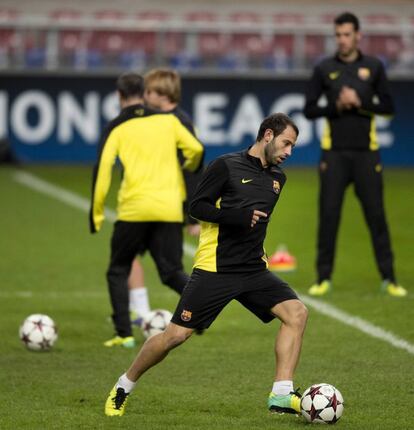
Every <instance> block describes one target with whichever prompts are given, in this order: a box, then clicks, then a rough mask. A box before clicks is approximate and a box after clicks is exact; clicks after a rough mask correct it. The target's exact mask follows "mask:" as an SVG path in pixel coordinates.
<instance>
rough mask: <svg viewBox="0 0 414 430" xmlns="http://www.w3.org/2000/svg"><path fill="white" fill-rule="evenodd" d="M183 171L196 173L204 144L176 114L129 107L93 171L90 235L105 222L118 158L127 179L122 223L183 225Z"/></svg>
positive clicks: (110, 130)
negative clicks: (152, 222) (156, 222)
mask: <svg viewBox="0 0 414 430" xmlns="http://www.w3.org/2000/svg"><path fill="white" fill-rule="evenodd" d="M178 149H179V150H181V152H182V154H183V157H184V164H183V166H182V167H183V168H184V169H188V170H190V171H195V170H197V168H198V167H199V165H200V162H201V160H202V157H203V152H204V151H203V146H202V144H201V143H200V142H199V141H198V140H197V139H196V138H195V137H194V136H193V135H192V134H191V133H190V132H189V131H188V130H187V128H186V127H185V126H184V125H182V124H181V122H180V121H179V120H178V119H177V117H176V116H175V115H174V114H171V113H160V112H158V111H153V110H150V109H148V108H146V107H144V106H142V105H134V106H129V107H127V108H125V109H123V110H122V112H121V113H120V115H119V116H118V117H117V118H115V119H114V120H113V121H111V122H110V123H109V124H108V126H107V127H106V128H105V130H104V132H103V135H102V138H101V143H100V148H99V158H98V162H97V164H96V166H95V169H94V177H93V187H92V205H91V212H90V229H91V232H93V233H94V232H96V231H99V229H100V227H101V225H102V222H103V220H104V203H105V198H106V195H107V193H108V190H109V187H110V183H111V176H112V167H113V165H114V163H115V160H116V159H117V158H118V159H119V161H120V163H121V164H122V167H123V179H122V183H121V187H120V190H119V192H118V207H117V212H118V219H119V220H122V221H159V222H182V221H183V206H182V205H183V177H182V171H181V166H180V163H179V160H178V157H177V150H178Z"/></svg>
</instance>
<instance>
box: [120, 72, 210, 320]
mask: <svg viewBox="0 0 414 430" xmlns="http://www.w3.org/2000/svg"><path fill="white" fill-rule="evenodd" d="M144 87H145V90H144V100H145V104H146V105H147V106H148V107H150V108H152V109H158V110H160V111H162V112H168V113H172V114H174V115H175V116H176V117H177V118H178V119H179V120H180V122H181V123H182V124H183V125H184V126H185V127H186V128H187V130H188V131H189V132H190V133H192V134H193V135H194V136H195V130H194V126H193V123H192V121H191V119H190V116H189V115H188V114H187V113H186V112H184V111H183V110H182V109H181V108H180V107H179V106H178V103H179V102H180V101H181V80H180V76H179V75H178V73H177V72H176V71H174V70H172V69H153V70H150V71H149V72H148V73H147V74H146V75H145V76H144ZM179 159H180V162H181V164H183V163H184V161H185V160H184V157H183V155H182V153H181V152H180V153H179ZM200 167H201V166H200ZM201 170H202V169H201V168H200V169H199V171H198V172H197V173H194V172H189V171H186V170H184V171H183V175H184V181H185V184H183V185H182V187H183V201H184V218H185V223H186V224H187V232H188V233H189V234H190V235H191V236H198V235H199V233H200V224H199V223H198V222H197V220H195V219H194V218H192V217H190V216H189V214H188V203H189V202H190V201H191V199H192V196H193V195H194V192H195V188H196V186H197V183H198V181H199V180H200V176H201V173H202V172H201ZM128 287H129V298H130V310H131V312H133V314H134V315H135V317H136V318H135V319H134V320H133V321H132V323H133V324H136V325H141V322H142V318H143V316H144V315H145V313H147V312H149V311H150V305H149V299H148V292H147V288H146V286H145V281H144V269H143V267H142V264H141V263H140V261H139V259H138V258H136V259H134V261H133V263H132V269H131V273H130V276H129V279H128Z"/></svg>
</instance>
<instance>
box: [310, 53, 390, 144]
mask: <svg viewBox="0 0 414 430" xmlns="http://www.w3.org/2000/svg"><path fill="white" fill-rule="evenodd" d="M343 86H348V87H351V88H353V89H354V90H355V91H356V92H357V94H358V96H359V98H360V99H361V103H362V105H361V108H360V109H356V108H355V109H352V110H346V111H343V112H341V113H339V112H338V111H337V109H336V104H335V103H336V100H337V98H338V96H339V93H340V91H341V88H342V87H343ZM323 94H324V95H325V96H326V99H327V104H326V105H325V106H320V105H318V100H319V98H320V96H321V95H323ZM304 113H305V116H306V118H308V119H314V118H319V117H322V116H324V117H326V118H327V124H326V128H325V130H324V133H323V137H322V141H321V145H322V149H333V150H368V149H371V150H376V149H378V142H377V138H376V133H375V122H374V116H375V115H376V114H377V115H392V114H393V113H394V106H393V102H392V98H391V94H390V91H389V85H388V81H387V78H386V75H385V71H384V67H383V65H382V63H381V61H380V60H378V59H377V58H375V57H370V56H368V55H363V54H361V53H359V55H358V57H357V59H356V60H355V61H353V62H350V63H347V62H344V61H342V60H341V59H340V58H339V57H338V56H337V55H336V56H334V57H329V58H326V59H324V60H322V61H321V62H320V63H319V64H318V65H317V66H316V67H315V69H314V71H313V75H312V78H311V80H310V81H309V83H308V86H307V90H306V103H305V109H304Z"/></svg>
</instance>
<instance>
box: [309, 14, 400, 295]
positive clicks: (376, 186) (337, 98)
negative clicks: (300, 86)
mask: <svg viewBox="0 0 414 430" xmlns="http://www.w3.org/2000/svg"><path fill="white" fill-rule="evenodd" d="M334 23H335V38H336V44H337V52H336V55H335V56H334V57H328V58H326V59H325V60H323V61H322V62H320V63H319V64H318V65H317V66H316V67H315V69H314V72H313V76H312V78H311V80H310V82H309V85H308V87H307V92H306V105H305V115H306V117H307V118H309V119H314V118H319V117H326V118H327V122H326V128H325V131H324V133H323V137H322V140H321V148H322V156H321V161H320V165H319V177H320V193H319V227H318V246H317V249H318V256H317V263H316V266H317V275H318V278H317V283H316V284H314V285H312V287H311V288H310V289H309V294H311V295H313V296H322V295H324V294H326V293H328V292H329V290H330V289H331V275H332V270H333V264H334V258H335V246H336V237H337V233H338V227H339V220H340V216H341V208H342V203H343V198H344V194H345V190H346V188H347V187H348V185H350V184H353V185H354V187H355V193H356V195H357V197H358V199H359V200H360V203H361V206H362V209H363V211H364V215H365V220H366V222H367V224H368V227H369V230H370V233H371V240H372V244H373V247H374V251H375V258H376V262H377V266H378V269H379V271H380V274H381V277H382V284H381V289H382V290H383V291H384V292H386V293H387V294H390V295H391V296H395V297H404V296H406V295H407V291H406V290H405V288H403V287H402V286H401V285H398V283H397V280H396V276H395V271H394V261H393V253H392V250H391V241H390V236H389V232H388V225H387V221H386V217H385V210H384V201H383V178H382V169H383V167H382V163H381V159H380V154H379V150H378V149H379V146H378V139H377V135H376V133H375V115H392V114H393V113H394V104H393V101H392V98H391V94H390V89H389V84H388V81H387V78H386V76H385V71H384V66H383V65H382V63H381V62H380V60H378V59H377V58H375V57H371V56H367V55H365V54H363V53H362V52H361V51H360V49H359V42H360V40H361V34H360V30H359V20H358V18H357V17H356V16H355V15H354V14H352V13H349V12H345V13H343V14H341V15H339V16H337V17H336V18H335V20H334ZM321 95H325V96H326V99H327V104H326V106H320V105H318V101H319V99H320V97H321Z"/></svg>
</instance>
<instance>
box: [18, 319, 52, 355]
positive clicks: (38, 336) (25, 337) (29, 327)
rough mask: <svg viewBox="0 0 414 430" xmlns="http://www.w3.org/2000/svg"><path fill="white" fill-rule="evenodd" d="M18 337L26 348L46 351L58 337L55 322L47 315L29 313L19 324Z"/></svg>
mask: <svg viewBox="0 0 414 430" xmlns="http://www.w3.org/2000/svg"><path fill="white" fill-rule="evenodd" d="M19 337H20V340H21V341H22V342H23V343H24V344H25V346H26V348H28V349H31V350H33V351H47V350H49V349H50V348H51V347H52V346H53V344H54V343H55V342H56V340H57V338H58V335H57V328H56V324H55V322H54V321H53V320H52V318H50V317H48V316H47V315H42V314H33V315H30V316H28V317H27V318H26V319H25V320H24V321H23V324H22V325H21V326H20V329H19Z"/></svg>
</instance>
